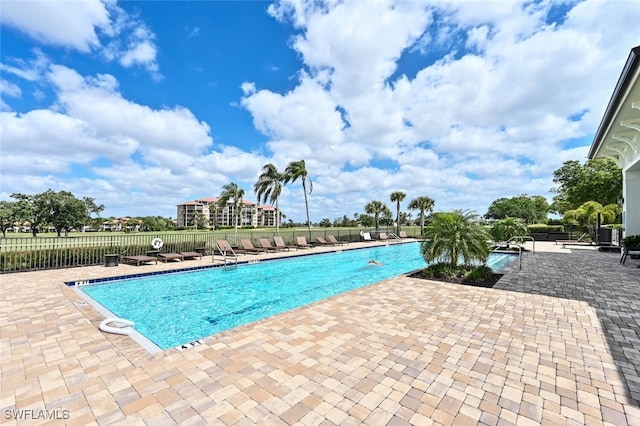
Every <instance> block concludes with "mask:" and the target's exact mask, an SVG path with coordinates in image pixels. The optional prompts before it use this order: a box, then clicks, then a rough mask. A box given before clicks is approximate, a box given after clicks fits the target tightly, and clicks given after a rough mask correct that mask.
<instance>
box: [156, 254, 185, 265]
mask: <svg viewBox="0 0 640 426" xmlns="http://www.w3.org/2000/svg"><path fill="white" fill-rule="evenodd" d="M158 259H159V260H162V261H164V263H167V262H168V261H170V260H178V261H183V260H184V256H183V255H181V254H180V253H158Z"/></svg>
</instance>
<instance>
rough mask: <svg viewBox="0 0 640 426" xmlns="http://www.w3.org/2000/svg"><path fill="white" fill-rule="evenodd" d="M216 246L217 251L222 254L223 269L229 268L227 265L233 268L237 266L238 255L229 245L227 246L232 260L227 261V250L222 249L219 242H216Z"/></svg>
mask: <svg viewBox="0 0 640 426" xmlns="http://www.w3.org/2000/svg"><path fill="white" fill-rule="evenodd" d="M216 247H217V248H218V251H219V252H220V254H222V260H223V262H224V265H223V267H224V268H225V269H227V268H229V267H233V268H237V267H238V255H237V254H236V252H235V251H233V249H232V248H231V247H229V250H230V251H231V255H230V256H231V257H233V260H234V261H233V262H228V261H227V250H224V249H223V248H222V247H220V244H218V243H216ZM211 258H212V259H213V256H211Z"/></svg>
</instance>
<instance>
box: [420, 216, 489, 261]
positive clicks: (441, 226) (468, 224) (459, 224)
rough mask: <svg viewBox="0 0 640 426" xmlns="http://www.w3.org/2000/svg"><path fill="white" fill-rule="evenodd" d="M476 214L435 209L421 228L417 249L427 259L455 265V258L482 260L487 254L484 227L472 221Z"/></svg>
mask: <svg viewBox="0 0 640 426" xmlns="http://www.w3.org/2000/svg"><path fill="white" fill-rule="evenodd" d="M477 217H478V216H477V215H476V214H474V213H471V212H469V211H468V210H454V211H452V212H447V213H445V212H439V213H435V214H434V215H433V218H432V220H431V223H429V225H427V227H426V228H425V230H424V234H423V235H424V238H425V240H424V241H423V242H422V243H421V245H420V252H421V253H422V256H423V257H424V259H425V260H426V261H427V263H431V262H434V261H438V260H440V261H443V262H448V263H449V265H450V266H451V267H452V268H454V269H456V268H457V267H458V259H459V258H462V262H463V263H464V264H465V265H467V264H470V263H471V262H473V261H480V262H485V261H486V260H487V257H488V256H489V246H488V245H487V240H488V239H489V238H490V236H489V234H488V233H487V231H485V230H484V229H483V228H482V226H480V225H479V224H478V223H476V219H477Z"/></svg>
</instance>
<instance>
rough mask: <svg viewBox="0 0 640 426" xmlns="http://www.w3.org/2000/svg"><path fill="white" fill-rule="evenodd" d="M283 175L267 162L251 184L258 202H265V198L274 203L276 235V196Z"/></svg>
mask: <svg viewBox="0 0 640 426" xmlns="http://www.w3.org/2000/svg"><path fill="white" fill-rule="evenodd" d="M283 178H284V175H283V174H282V173H280V172H279V171H278V169H277V168H276V166H274V165H273V164H271V163H269V164H266V165H265V166H264V167H263V168H262V174H261V175H260V176H259V177H258V181H257V182H256V183H255V185H253V191H254V192H255V193H256V195H257V196H258V202H262V203H266V202H267V199H268V200H269V201H270V202H271V204H273V203H275V204H276V218H275V219H276V235H280V220H281V219H280V209H279V208H278V198H279V197H280V193H281V192H282V180H283Z"/></svg>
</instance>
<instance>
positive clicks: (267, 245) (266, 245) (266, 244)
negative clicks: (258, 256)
mask: <svg viewBox="0 0 640 426" xmlns="http://www.w3.org/2000/svg"><path fill="white" fill-rule="evenodd" d="M258 241H260V245H261V246H262V248H263V249H265V250H266V251H267V252H269V251H272V252H274V253H275V252H277V251H278V250H284V249H279V248H278V247H274V246H272V245H271V243H270V242H269V240H268V239H266V238H259V239H258Z"/></svg>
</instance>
